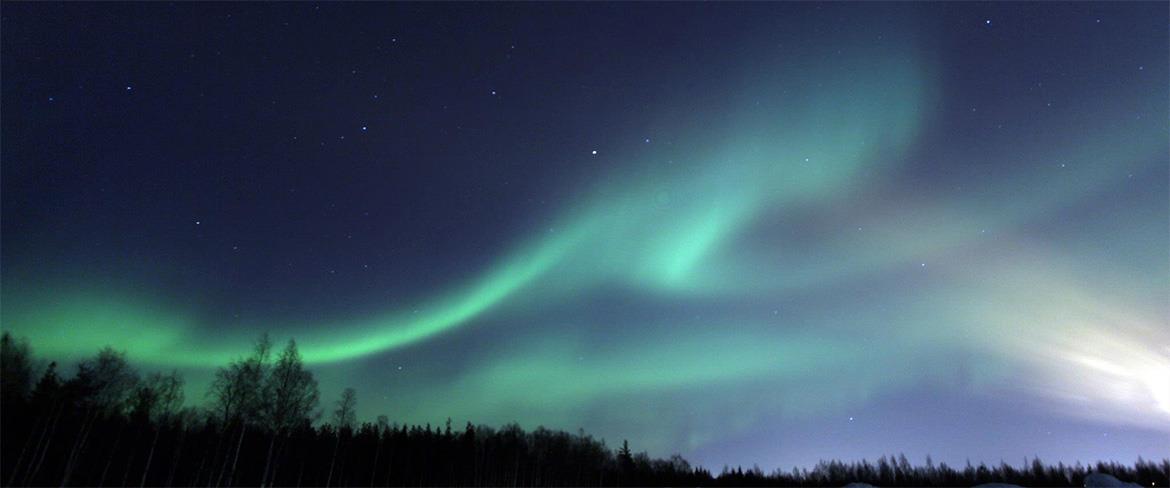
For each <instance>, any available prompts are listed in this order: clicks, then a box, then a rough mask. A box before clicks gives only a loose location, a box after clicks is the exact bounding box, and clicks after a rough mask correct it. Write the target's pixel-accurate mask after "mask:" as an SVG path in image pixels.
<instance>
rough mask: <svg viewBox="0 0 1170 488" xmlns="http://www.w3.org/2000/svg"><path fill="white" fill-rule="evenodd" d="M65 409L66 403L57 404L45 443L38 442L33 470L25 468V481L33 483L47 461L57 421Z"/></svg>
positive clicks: (25, 482) (44, 437) (44, 436)
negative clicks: (46, 457)
mask: <svg viewBox="0 0 1170 488" xmlns="http://www.w3.org/2000/svg"><path fill="white" fill-rule="evenodd" d="M64 409H65V407H64V405H63V404H62V405H57V407H56V408H55V409H54V411H53V423H52V424H50V426H49V432H48V433H47V434H44V435H43V437H42V440H43V441H44V442H43V444H42V443H40V442H38V443H37V450H36V451H35V452H34V457H33V464H32V471H31V472H30V471H29V470H27V469H25V476H24V478H23V481H24V483H22V484H31V483H32V482H33V480H34V479H35V478H36V476H37V473H39V472H40V471H41V465H42V464H44V462H45V456H46V455H47V454H48V453H49V446H50V445H52V444H53V434H56V433H57V422H58V421H60V420H61V412H62V411H63V410H64Z"/></svg>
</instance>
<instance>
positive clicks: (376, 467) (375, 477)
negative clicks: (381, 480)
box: [370, 435, 382, 488]
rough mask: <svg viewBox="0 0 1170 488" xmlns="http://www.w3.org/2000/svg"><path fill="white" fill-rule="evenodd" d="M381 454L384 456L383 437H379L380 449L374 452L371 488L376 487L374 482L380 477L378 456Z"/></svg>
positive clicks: (371, 468)
mask: <svg viewBox="0 0 1170 488" xmlns="http://www.w3.org/2000/svg"><path fill="white" fill-rule="evenodd" d="M381 454H382V437H381V436H380V435H379V437H378V448H377V449H376V450H374V464H373V466H371V467H370V486H371V488H372V487H373V486H374V480H375V479H377V477H378V475H377V473H378V456H380V455H381Z"/></svg>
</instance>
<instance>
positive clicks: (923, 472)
mask: <svg viewBox="0 0 1170 488" xmlns="http://www.w3.org/2000/svg"><path fill="white" fill-rule="evenodd" d="M183 391H184V388H183V379H182V377H181V376H180V375H179V374H178V373H177V372H175V371H171V372H165V373H152V374H149V375H146V376H145V377H144V376H142V375H141V374H139V372H138V371H137V370H136V369H135V368H134V367H132V366H131V365H130V363H129V362H128V361H127V359H126V356H125V354H123V353H121V352H118V351H117V350H115V349H113V348H109V347H107V348H104V349H102V350H101V351H99V352H98V353H97V355H96V356H94V357H93V358H90V359H88V360H85V361H82V362H81V363H79V364H78V365H77V371H76V372H75V373H74V374H73V376H72V377H70V378H68V379H66V378H64V377H62V376H61V374H60V373H59V372H58V367H57V365H56V363H48V364H47V365H45V366H43V367H40V366H38V361H37V360H36V359H35V358H34V357H33V355H32V353H31V350H30V348H29V345H28V344H27V343H26V342H24V341H21V340H17V339H14V338H13V337H11V336H10V335H9V334H7V333H4V334H3V336H2V338H0V402H2V404H0V406H2V408H0V429H2V434H3V439H2V441H3V442H0V484H3V485H55V486H66V485H86V486H107V485H116V486H135V485H137V486H160V485H161V486H327V487H328V486H386V485H395V486H401V485H418V486H423V485H428V486H435V485H446V486H454V485H462V486H587V485H588V486H647V485H656V486H662V485H694V486H698V485H710V486H764V485H787V486H842V485H845V484H848V483H850V482H864V483H870V484H874V485H887V486H888V485H899V486H927V485H951V486H957V485H968V486H970V485H975V484H980V483H989V482H1005V483H1015V484H1020V485H1046V486H1082V482H1083V480H1084V478H1085V476H1087V475H1088V474H1090V473H1092V472H1094V471H1098V472H1103V473H1107V474H1111V475H1113V476H1116V477H1118V478H1120V479H1123V480H1129V481H1135V482H1138V483H1139V484H1141V485H1142V486H1150V485H1151V483H1154V484H1157V485H1159V486H1166V485H1167V482H1168V480H1167V474H1166V473H1167V472H1170V460H1163V461H1161V462H1154V461H1144V460H1139V461H1138V462H1137V463H1135V464H1134V465H1132V466H1126V465H1120V464H1115V463H1109V464H1104V463H1098V464H1096V465H1092V466H1082V465H1080V464H1077V465H1075V466H1065V465H1063V464H1057V465H1056V466H1052V465H1045V464H1043V463H1041V462H1040V461H1039V460H1034V461H1033V462H1032V463H1031V464H1030V465H1029V466H1025V467H1022V468H1016V467H1012V466H1009V465H1007V464H1001V465H999V466H992V467H988V466H985V465H979V466H977V467H976V466H971V465H967V466H966V467H964V468H962V469H956V468H952V467H950V466H947V465H946V464H939V465H937V466H936V465H934V464H933V463H932V462H931V461H930V460H929V458H928V459H927V463H926V465H925V466H912V465H910V463H909V461H908V460H907V459H906V457H905V456H898V457H897V458H893V457H891V458H886V457H883V458H881V459H879V460H878V461H877V462H876V463H869V462H866V461H862V462H860V463H849V464H846V463H841V462H839V461H830V462H822V463H820V464H818V465H817V466H815V467H813V468H812V469H804V470H798V469H795V468H794V469H793V470H792V471H791V472H784V471H779V470H778V471H775V472H772V473H764V472H763V471H762V470H760V469H759V468H758V467H754V468H752V469H748V470H744V469H743V468H735V469H729V468H724V470H723V472H721V473H719V474H718V475H714V476H713V475H712V474H711V473H710V472H708V471H706V470H705V469H703V468H700V467H692V466H691V465H690V464H689V463H688V462H687V461H686V460H685V459H683V458H682V457H680V456H678V455H675V456H673V457H671V458H669V459H653V458H651V457H649V456H648V455H647V454H646V453H634V452H632V451H631V450H630V447H629V443H628V442H623V443H622V446H621V448H619V449H618V450H616V451H613V450H611V449H609V448H608V447H607V446H606V444H605V442H604V441H600V440H597V439H594V438H593V437H591V436H589V435H587V434H585V433H584V432H578V433H577V434H570V433H566V432H562V431H554V430H549V429H545V428H543V427H538V428H537V429H536V430H533V431H531V432H526V431H524V430H523V429H521V428H520V426H518V425H516V424H510V425H505V426H503V427H501V428H499V429H496V428H492V427H488V426H482V425H480V426H475V425H472V424H471V423H468V424H467V425H466V426H465V427H464V428H462V429H454V428H452V425H451V421H450V420H449V419H448V421H447V423H446V424H445V425H443V426H441V427H432V426H431V425H429V424H428V425H425V426H419V425H412V426H408V425H398V424H392V423H391V422H390V420H389V418H388V417H387V416H385V415H380V416H378V417H377V419H376V420H375V421H374V422H362V423H359V421H358V419H357V417H356V407H357V401H358V396H357V392H355V391H354V390H353V389H352V388H349V389H346V390H345V391H344V392H343V393H342V395H341V397H340V398H339V399H337V400H336V401H335V402H331V404H330V405H329V406H326V407H324V408H325V409H328V412H329V414H328V418H327V419H325V421H324V422H322V421H321V420H322V419H321V417H322V414H323V410H320V409H319V406H320V405H319V404H320V403H321V402H320V398H319V394H318V389H317V381H316V380H315V379H314V378H313V374H312V372H311V371H309V370H308V369H306V368H305V366H304V363H303V361H302V360H301V356H300V354H299V352H298V351H297V345H296V342H294V341H291V340H290V341H288V343H286V344H285V345H284V347H283V348H282V349H281V350H280V352H279V353H276V354H275V355H274V354H273V346H272V343H271V341H270V340H269V338H268V336H267V335H264V336H261V337H260V338H259V339H258V340H257V341H256V343H255V344H254V346H253V348H252V352H251V353H250V354H249V355H248V356H246V357H242V358H239V359H237V360H236V361H233V362H231V363H230V364H227V365H225V366H223V367H221V368H219V369H218V370H217V371H216V374H215V379H214V381H213V382H212V384H211V387H210V388H209V391H208V392H207V402H206V405H205V406H204V407H194V406H185V405H184V400H185V399H184V397H183Z"/></svg>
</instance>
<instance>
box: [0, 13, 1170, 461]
mask: <svg viewBox="0 0 1170 488" xmlns="http://www.w3.org/2000/svg"><path fill="white" fill-rule="evenodd" d="M1167 15H1168V7H1167V6H1166V5H1165V4H1158V3H1148V4H1117V3H1111V4H1096V3H1079V4H1041V5H1031V4H945V5H944V4H938V5H925V4H923V5H913V4H848V3H833V4H815V3H808V4H804V3H784V4H723V5H710V4H320V5H317V4H310V3H296V4H177V5H162V4H6V5H5V7H4V10H3V56H4V60H5V63H4V64H3V67H2V69H3V80H4V82H3V99H2V103H3V113H4V116H3V119H2V120H0V125H2V129H3V133H2V135H3V137H2V140H0V150H2V163H3V166H2V171H3V174H2V176H3V178H2V180H3V181H2V185H3V188H2V189H3V208H2V217H3V220H2V226H3V227H2V231H3V232H2V245H3V247H2V259H3V266H2V273H3V274H2V279H3V288H2V302H0V307H2V309H0V312H2V326H3V328H4V330H8V331H12V332H14V333H16V334H18V335H22V336H25V337H28V338H29V340H30V342H31V343H32V345H33V347H34V349H35V350H36V351H37V353H38V354H40V355H42V356H44V357H49V358H55V359H59V360H63V361H71V360H76V359H79V358H82V357H86V356H89V355H91V354H93V353H94V351H96V350H97V349H98V348H99V347H100V346H102V345H104V344H106V343H109V344H113V345H115V346H117V347H120V348H124V349H125V350H126V351H127V353H128V354H129V356H130V357H131V359H133V360H135V361H138V362H139V363H140V364H142V365H143V367H144V368H148V369H149V368H157V369H164V368H180V369H182V371H183V372H184V374H185V375H186V376H187V377H188V379H189V383H190V388H191V389H192V390H193V393H191V394H188V398H200V397H201V393H200V392H201V391H202V389H203V388H204V387H205V386H206V383H207V381H208V378H209V377H210V374H211V372H212V371H213V368H214V367H215V366H218V365H221V364H223V363H226V362H227V361H229V360H231V359H233V358H235V357H237V356H239V355H241V354H243V353H245V352H246V351H247V348H248V346H249V341H250V340H252V339H253V338H254V337H256V336H257V335H258V334H260V333H261V332H264V331H268V332H270V333H271V334H272V335H273V336H274V338H276V339H278V340H283V339H284V338H287V337H295V338H296V339H297V341H298V343H299V344H300V345H301V347H302V351H303V353H304V355H305V359H306V360H307V361H308V362H309V363H310V364H311V365H312V367H313V368H314V370H315V371H316V373H317V374H318V375H319V377H320V378H321V380H322V381H321V383H322V390H323V395H324V396H325V397H326V398H332V397H333V396H335V395H336V394H337V393H338V392H340V391H341V390H342V389H343V388H345V387H347V386H353V387H355V388H356V389H357V391H358V392H359V396H360V400H359V406H360V410H359V413H360V414H361V415H362V416H363V417H364V418H366V419H369V418H372V417H373V416H375V415H378V414H381V413H385V414H388V415H389V416H390V417H391V418H392V419H394V420H397V421H402V422H432V423H441V422H442V421H443V420H444V419H446V418H448V417H450V418H452V419H454V420H455V421H456V422H458V423H462V422H463V421H466V420H471V421H473V422H477V423H487V424H500V423H504V422H509V421H513V420H515V421H518V422H520V423H521V424H522V425H524V426H525V427H535V426H536V425H541V424H543V425H546V426H548V427H552V428H558V429H565V430H570V431H575V430H576V429H577V428H583V429H585V430H586V431H588V432H590V433H594V434H595V435H597V436H599V437H604V438H606V439H607V440H608V441H609V442H610V443H611V445H612V444H616V443H617V442H620V438H629V439H630V441H631V443H632V444H633V445H634V446H635V447H637V448H638V449H647V450H649V451H650V452H651V453H652V454H655V455H663V454H669V453H672V452H681V453H682V454H683V455H684V456H686V457H688V459H692V460H694V461H697V462H699V463H702V464H705V465H710V466H716V467H717V466H719V465H722V464H725V463H726V464H743V465H751V464H752V463H759V464H760V465H761V466H764V467H775V466H784V467H790V466H792V465H794V464H796V465H807V464H809V463H811V462H815V460H817V459H819V458H844V459H851V458H860V457H869V458H874V457H876V456H878V455H881V454H888V453H893V452H905V453H906V454H907V455H908V456H910V457H912V458H914V459H920V458H922V457H924V456H925V455H927V454H931V455H932V456H934V458H935V459H936V460H938V459H943V460H947V461H948V462H952V463H961V462H962V461H963V460H964V459H972V460H984V461H988V462H998V461H999V460H1000V459H1005V460H1013V461H1014V460H1018V459H1020V458H1022V457H1023V456H1032V455H1039V456H1041V457H1043V458H1045V459H1047V460H1052V461H1057V460H1063V461H1066V462H1070V461H1076V460H1082V461H1088V460H1096V459H1118V460H1123V461H1129V460H1132V458H1135V457H1136V456H1138V455H1144V456H1146V457H1156V456H1158V455H1163V454H1164V453H1165V452H1168V451H1170V305H1168V300H1167V297H1168V296H1170V266H1168V264H1170V263H1168V261H1167V259H1168V258H1167V256H1168V251H1170V207H1168V202H1170V184H1168V182H1170V171H1168V169H1170V156H1168V154H1170V152H1168V151H1167V135H1168V129H1170V127H1168V122H1170V108H1168V103H1167V97H1166V93H1167V88H1168V87H1170V70H1168V62H1167V45H1168V41H1170V39H1168V36H1167V30H1166V25H1167V24H1166V21H1167Z"/></svg>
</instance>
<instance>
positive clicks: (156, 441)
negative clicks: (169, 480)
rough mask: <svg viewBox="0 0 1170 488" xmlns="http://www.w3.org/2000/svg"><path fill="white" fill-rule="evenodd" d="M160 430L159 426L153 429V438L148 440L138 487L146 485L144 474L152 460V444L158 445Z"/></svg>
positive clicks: (148, 471)
mask: <svg viewBox="0 0 1170 488" xmlns="http://www.w3.org/2000/svg"><path fill="white" fill-rule="evenodd" d="M161 431H162V427H161V426H160V427H159V428H158V429H155V431H154V440H152V441H150V454H147V455H146V466H145V467H143V468H142V481H141V482H139V483H138V486H139V487H140V488H141V487H143V486H146V475H147V473H150V463H151V462H152V461H154V446H156V445H158V434H159V432H161ZM123 484H125V483H123Z"/></svg>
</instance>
